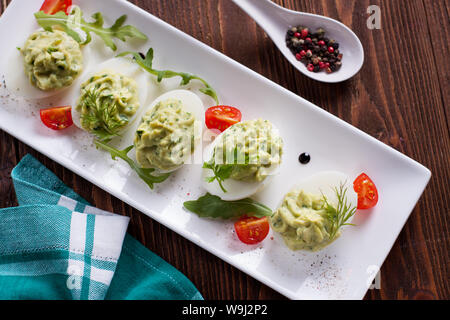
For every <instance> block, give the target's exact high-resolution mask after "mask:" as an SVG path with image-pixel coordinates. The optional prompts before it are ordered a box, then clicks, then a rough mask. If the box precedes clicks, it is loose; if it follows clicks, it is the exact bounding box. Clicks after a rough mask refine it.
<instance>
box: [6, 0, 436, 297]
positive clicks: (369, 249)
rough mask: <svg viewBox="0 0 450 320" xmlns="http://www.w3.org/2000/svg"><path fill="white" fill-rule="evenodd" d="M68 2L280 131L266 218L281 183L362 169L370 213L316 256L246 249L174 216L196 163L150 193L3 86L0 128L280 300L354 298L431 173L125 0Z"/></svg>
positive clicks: (275, 245)
mask: <svg viewBox="0 0 450 320" xmlns="http://www.w3.org/2000/svg"><path fill="white" fill-rule="evenodd" d="M106 2H107V5H106ZM39 3H40V2H39V1H33V0H31V1H30V0H20V1H18V0H15V1H13V2H12V3H11V4H10V5H9V7H8V9H7V10H6V12H5V13H4V14H3V16H2V17H1V19H0V39H1V41H2V50H1V51H0V64H1V65H0V67H1V68H0V74H2V70H4V68H5V65H6V63H7V60H8V57H7V56H5V55H6V53H5V52H8V50H7V48H15V47H17V46H20V45H21V44H23V42H24V41H25V38H26V37H27V33H29V32H30V31H29V28H32V27H34V28H37V25H36V24H35V21H34V18H33V13H34V12H36V11H37V10H38V9H39ZM75 3H77V4H79V5H80V6H81V8H82V9H83V11H85V16H88V15H89V14H91V13H93V12H96V11H101V12H102V13H103V14H104V15H105V16H106V17H109V18H114V19H115V18H117V17H119V16H120V15H122V14H124V13H125V14H127V15H128V20H127V22H128V23H130V24H132V25H134V26H136V27H138V28H139V29H140V30H143V31H144V32H146V33H147V34H148V36H149V39H150V40H149V41H148V42H147V43H145V44H144V45H142V48H141V50H142V51H145V49H146V48H148V47H149V46H152V47H153V48H154V49H155V56H156V58H155V65H156V66H157V67H160V68H166V69H172V70H180V71H185V72H190V73H194V74H198V75H200V76H202V77H204V78H205V79H207V81H208V82H209V83H210V84H211V85H212V86H213V87H214V88H215V89H216V90H217V91H218V94H219V98H220V100H221V103H223V104H229V105H233V106H237V107H239V108H240V109H241V110H242V112H243V115H244V118H245V119H254V118H259V117H261V118H264V119H268V120H270V121H271V122H273V123H274V124H275V125H276V126H277V127H278V128H279V129H280V132H281V135H282V137H283V139H284V143H285V149H284V150H285V153H284V156H283V157H284V158H283V161H284V162H283V165H282V168H281V172H280V174H279V175H278V176H276V177H275V179H274V180H273V182H272V183H271V184H269V185H268V186H267V188H266V189H265V190H264V191H263V192H262V193H261V194H260V195H258V200H261V201H262V202H264V203H265V204H267V205H268V206H270V207H271V208H272V209H275V208H276V206H277V204H278V203H279V202H280V201H281V199H282V197H283V195H284V194H285V193H286V192H287V191H288V189H289V188H290V186H292V185H293V184H294V183H297V182H298V181H299V180H301V179H303V178H306V177H308V176H310V175H311V174H314V173H317V172H320V171H323V170H338V171H342V172H344V173H346V174H348V175H349V176H350V177H356V176H357V175H358V174H360V173H361V172H363V171H364V172H366V173H367V174H368V175H369V176H370V177H371V178H372V179H373V180H374V181H375V183H376V185H377V187H378V190H379V199H380V200H379V203H378V205H377V206H376V207H375V208H374V209H372V210H371V211H368V212H364V213H357V216H356V217H355V219H354V220H353V222H354V223H356V224H357V226H356V227H346V228H345V230H344V232H343V235H342V236H341V237H340V238H339V239H338V240H337V241H335V242H334V243H333V244H332V245H331V246H329V247H327V248H326V249H324V250H322V251H320V252H317V253H309V252H292V251H290V250H289V249H287V248H286V247H285V245H284V244H283V241H282V239H281V238H280V237H279V236H278V235H277V234H274V233H272V232H271V234H269V236H268V237H267V238H266V240H264V241H263V242H262V243H261V244H259V245H256V246H247V245H244V244H242V243H240V242H239V240H237V238H236V236H235V235H234V234H233V232H232V230H233V223H232V222H223V221H213V220H210V219H200V218H198V217H197V216H196V215H195V214H191V213H189V212H187V211H185V210H184V209H183V208H182V203H183V201H186V200H192V199H196V198H197V197H198V196H200V195H202V194H204V192H205V191H204V190H203V189H202V187H201V183H200V182H201V179H200V165H187V166H185V167H184V168H183V169H181V170H180V171H179V172H177V173H176V174H175V175H173V177H171V178H170V179H169V181H166V182H165V183H164V184H161V185H159V186H158V187H157V188H156V189H155V190H154V191H150V190H149V189H148V188H147V186H146V185H145V184H144V183H143V182H142V181H140V180H139V178H137V177H136V176H135V174H134V173H133V172H130V170H129V168H127V167H126V165H124V164H123V162H120V161H119V162H115V161H112V160H111V158H110V157H109V155H107V154H105V153H103V152H101V151H99V150H96V149H95V148H94V147H93V145H92V139H91V138H90V137H89V136H88V135H87V134H86V133H84V132H82V131H81V130H79V129H76V128H70V129H68V130H65V131H62V132H54V131H52V130H49V129H47V128H45V127H44V126H43V125H42V124H41V123H40V121H39V118H38V110H39V107H42V106H47V105H46V103H45V102H42V103H40V104H38V103H34V102H30V101H24V100H22V99H18V98H16V97H13V96H11V95H8V94H6V93H5V89H4V88H2V92H0V128H1V129H3V130H5V131H6V132H8V133H10V134H11V135H13V136H15V137H17V138H18V139H19V140H21V141H23V142H24V143H26V144H28V145H30V146H31V147H33V148H34V149H36V150H38V151H39V152H41V153H43V154H45V155H46V156H48V157H49V158H51V159H53V160H54V161H56V162H58V163H60V164H61V165H63V166H65V167H67V168H68V169H70V170H72V171H73V172H75V173H76V174H78V175H80V176H82V177H83V178H85V179H87V180H89V181H90V182H92V183H93V184H95V185H97V186H99V187H100V188H102V189H104V190H106V191H107V192H109V193H111V194H112V195H114V196H115V197H117V198H119V199H121V200H123V201H124V202H126V203H128V204H129V205H131V206H133V207H135V208H136V209H138V210H140V211H141V212H143V213H145V214H146V215H148V216H150V217H151V218H153V219H155V220H156V221H158V222H160V223H162V224H164V225H165V226H167V227H169V228H171V229H172V230H174V231H175V232H177V233H179V234H181V235H182V236H184V237H185V238H186V239H189V240H190V241H192V242H194V243H196V244H197V245H199V246H201V247H202V248H204V249H206V250H208V251H210V252H211V253H213V254H215V255H216V256H218V257H220V258H221V259H223V260H225V261H226V262H228V263H230V264H232V265H233V266H235V267H237V268H239V269H240V270H242V271H244V272H246V273H248V274H249V275H251V276H253V277H254V278H256V279H258V280H260V281H261V282H263V283H265V284H266V285H268V286H270V287H272V288H273V289H275V290H277V291H279V292H280V293H282V294H283V295H285V296H287V297H289V298H291V299H362V298H363V297H364V295H365V293H366V291H367V289H368V287H369V285H370V284H371V282H372V280H373V278H374V277H375V275H376V272H377V270H378V268H379V267H381V265H382V263H383V261H384V259H385V258H386V256H387V254H388V253H389V251H390V249H391V247H392V245H393V244H394V241H395V239H396V238H397V236H398V234H399V233H400V231H401V229H402V227H403V225H404V224H405V222H406V220H407V218H408V216H409V214H410V213H411V211H412V210H413V208H414V206H415V204H416V202H417V201H418V199H419V197H420V195H421V194H422V192H423V190H424V188H425V186H426V185H427V183H428V181H429V179H430V176H431V173H430V171H429V170H428V169H426V168H425V167H423V166H422V165H420V164H418V163H417V162H415V161H413V160H411V159H409V158H407V157H406V156H404V155H402V154H401V153H399V152H397V151H395V150H394V149H392V148H390V147H388V146H386V145H384V144H383V143H381V142H379V141H378V140H376V139H374V138H372V137H370V136H368V135H367V134H365V133H363V132H361V131H360V130H358V129H356V128H354V127H352V126H350V125H349V124H347V123H345V122H343V121H342V120H340V119H338V118H336V117H334V116H333V115H331V114H329V113H327V112H325V111H324V110H322V109H320V108H319V107H317V106H315V105H313V104H311V103H310V102H308V101H306V100H304V99H302V98H300V97H298V96H297V95H295V94H293V93H291V92H289V91H287V90H285V89H284V88H282V87H280V86H279V85H277V84H275V83H273V82H271V81H269V80H268V79H266V78H264V77H262V76H260V75H259V74H257V73H255V72H253V71H252V70H249V69H248V68H246V67H244V66H242V65H240V64H239V63H237V62H235V61H233V60H231V59H230V58H228V57H226V56H224V55H223V54H221V53H219V52H217V51H215V50H213V49H211V48H210V47H208V46H206V45H205V44H203V43H201V42H199V41H197V40H195V39H193V38H192V37H190V36H188V35H186V34H184V33H183V32H181V31H179V30H177V29H175V28H174V27H172V26H170V25H168V24H166V23H165V22H163V21H161V20H159V19H158V18H156V17H154V16H152V15H151V14H149V13H147V12H145V11H143V10H141V9H139V8H137V7H135V6H134V5H132V4H130V3H128V2H126V1H122V0H108V1H88V0H80V1H75ZM107 22H109V23H111V21H109V20H107ZM27 28H28V29H27ZM11 30H14V32H11ZM24 30H25V31H24ZM4 49H5V50H4ZM118 52H120V50H119V51H118ZM18 72H22V70H18ZM54 103H55V104H56V105H57V103H58V102H54ZM305 151H306V152H309V153H310V154H311V155H312V161H311V162H310V163H309V164H308V165H301V164H299V163H298V160H297V158H298V155H299V154H300V153H302V152H305ZM217 285H218V286H220V284H219V283H218V284H217Z"/></svg>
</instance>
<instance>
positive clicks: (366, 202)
mask: <svg viewBox="0 0 450 320" xmlns="http://www.w3.org/2000/svg"><path fill="white" fill-rule="evenodd" d="M353 190H355V192H356V193H357V194H358V209H370V208H372V207H374V206H375V205H376V204H377V202H378V190H377V187H376V186H375V184H374V183H373V181H372V180H371V179H370V178H369V176H368V175H367V174H365V173H362V174H360V175H359V176H358V178H356V180H355V181H354V182H353Z"/></svg>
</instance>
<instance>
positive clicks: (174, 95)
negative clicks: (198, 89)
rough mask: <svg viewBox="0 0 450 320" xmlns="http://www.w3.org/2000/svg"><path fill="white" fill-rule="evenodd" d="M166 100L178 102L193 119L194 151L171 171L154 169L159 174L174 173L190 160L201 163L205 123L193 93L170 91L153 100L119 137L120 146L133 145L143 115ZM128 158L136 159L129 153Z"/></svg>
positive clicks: (196, 97)
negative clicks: (201, 146)
mask: <svg viewBox="0 0 450 320" xmlns="http://www.w3.org/2000/svg"><path fill="white" fill-rule="evenodd" d="M168 99H176V100H180V101H181V102H182V105H183V110H184V111H186V112H190V113H191V114H192V115H193V116H194V117H195V124H194V130H195V133H194V139H195V140H194V146H195V149H194V154H192V155H190V156H189V158H188V159H187V161H186V162H185V163H183V164H181V165H179V166H177V167H176V168H173V169H172V170H161V169H158V168H155V169H156V170H157V171H158V172H159V173H167V172H173V171H176V170H178V169H180V168H181V167H182V166H183V165H185V164H188V163H189V161H188V160H190V159H193V162H194V163H195V162H196V159H198V161H201V158H202V155H201V148H200V144H201V138H202V132H203V127H204V123H205V109H204V106H203V102H202V100H201V99H200V98H199V97H198V96H197V95H196V94H195V93H193V92H191V91H189V90H184V89H178V90H172V91H169V92H166V93H164V94H162V95H160V96H159V97H157V98H156V99H155V100H153V102H152V103H151V104H150V105H148V107H146V108H142V109H141V111H140V113H139V116H138V119H139V121H136V122H135V123H134V124H133V125H132V126H131V127H130V128H129V129H128V130H127V131H126V132H124V134H123V135H122V137H121V145H122V146H126V145H131V144H133V142H134V138H135V135H136V130H137V128H138V127H139V124H140V123H141V120H140V119H141V118H142V117H143V116H144V115H145V114H147V113H149V112H151V111H152V110H153V108H154V107H155V106H156V105H157V104H158V103H160V102H161V101H165V100H168ZM129 156H130V158H132V159H136V158H135V153H133V155H131V153H130V155H129ZM190 163H192V162H190Z"/></svg>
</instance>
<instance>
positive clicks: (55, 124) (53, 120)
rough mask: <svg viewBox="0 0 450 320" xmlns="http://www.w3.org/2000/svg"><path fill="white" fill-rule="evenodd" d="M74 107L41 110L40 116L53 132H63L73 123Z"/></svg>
mask: <svg viewBox="0 0 450 320" xmlns="http://www.w3.org/2000/svg"><path fill="white" fill-rule="evenodd" d="M71 109H72V107H70V106H64V107H54V108H48V109H41V110H40V112H39V113H40V115H41V120H42V122H43V123H44V124H45V125H46V126H47V127H49V128H50V129H53V130H62V129H66V128H68V127H70V126H71V125H72V124H73V121H72V112H71Z"/></svg>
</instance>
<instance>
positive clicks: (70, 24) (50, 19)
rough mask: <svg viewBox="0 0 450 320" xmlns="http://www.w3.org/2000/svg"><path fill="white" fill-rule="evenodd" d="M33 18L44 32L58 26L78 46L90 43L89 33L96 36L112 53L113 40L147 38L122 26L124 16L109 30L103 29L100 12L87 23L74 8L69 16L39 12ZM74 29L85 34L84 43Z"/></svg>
mask: <svg viewBox="0 0 450 320" xmlns="http://www.w3.org/2000/svg"><path fill="white" fill-rule="evenodd" d="M34 16H35V17H36V21H37V23H38V24H39V25H40V26H41V27H42V28H44V30H47V31H52V30H53V27H55V26H58V27H60V28H61V29H62V30H63V31H65V32H66V33H67V34H68V35H69V36H71V37H72V38H73V39H74V40H75V41H77V42H78V43H80V44H88V43H89V42H90V41H91V39H92V37H91V32H93V33H95V34H96V35H98V36H99V37H100V38H101V39H102V40H103V42H104V43H105V44H106V46H108V47H109V48H111V49H112V50H114V51H116V50H117V46H116V44H115V43H114V38H117V39H120V40H122V41H126V38H127V37H128V38H135V39H142V40H147V36H146V35H145V34H143V33H142V32H141V31H139V30H138V29H137V28H136V27H133V26H130V25H126V26H124V25H123V24H124V23H125V20H126V19H127V16H126V15H123V16H121V17H120V18H118V19H117V20H116V22H115V23H114V24H113V25H112V26H111V27H110V28H105V27H103V24H104V19H103V15H102V14H101V13H100V12H97V13H94V14H93V15H92V19H93V20H94V21H93V22H87V21H86V20H84V18H83V13H82V12H81V9H79V8H75V9H74V11H73V13H72V14H71V15H69V16H68V15H66V14H65V13H64V12H62V11H59V12H57V13H56V14H53V15H50V14H46V13H44V11H39V12H36V13H35V14H34ZM75 28H80V29H81V30H83V31H84V32H85V33H86V41H84V42H83V41H82V39H81V37H80V35H79V34H78V32H77V31H75Z"/></svg>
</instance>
